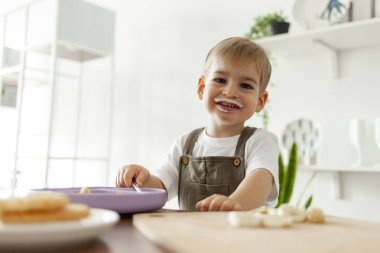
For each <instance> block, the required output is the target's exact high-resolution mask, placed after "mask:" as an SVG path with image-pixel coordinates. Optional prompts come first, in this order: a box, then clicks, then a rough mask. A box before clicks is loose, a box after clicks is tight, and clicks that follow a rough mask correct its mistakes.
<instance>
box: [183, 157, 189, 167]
mask: <svg viewBox="0 0 380 253" xmlns="http://www.w3.org/2000/svg"><path fill="white" fill-rule="evenodd" d="M188 163H189V157H187V156H183V157H182V164H183V165H187V164H188Z"/></svg>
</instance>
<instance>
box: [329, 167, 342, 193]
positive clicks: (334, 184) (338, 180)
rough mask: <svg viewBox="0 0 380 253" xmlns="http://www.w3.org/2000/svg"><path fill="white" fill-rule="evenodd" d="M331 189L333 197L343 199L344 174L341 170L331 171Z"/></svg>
mask: <svg viewBox="0 0 380 253" xmlns="http://www.w3.org/2000/svg"><path fill="white" fill-rule="evenodd" d="M331 177H332V181H331V191H332V195H333V198H336V199H342V198H343V193H342V192H343V191H342V174H341V172H340V171H334V172H331Z"/></svg>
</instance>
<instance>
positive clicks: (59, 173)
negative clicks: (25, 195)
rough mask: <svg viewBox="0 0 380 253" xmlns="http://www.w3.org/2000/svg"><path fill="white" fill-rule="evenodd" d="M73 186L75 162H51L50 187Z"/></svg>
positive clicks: (56, 160) (57, 160)
mask: <svg viewBox="0 0 380 253" xmlns="http://www.w3.org/2000/svg"><path fill="white" fill-rule="evenodd" d="M72 186H74V160H59V159H52V160H50V162H49V174H48V187H72Z"/></svg>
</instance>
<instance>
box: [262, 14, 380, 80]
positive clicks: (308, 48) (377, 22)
mask: <svg viewBox="0 0 380 253" xmlns="http://www.w3.org/2000/svg"><path fill="white" fill-rule="evenodd" d="M379 33H380V18H373V19H367V20H363V21H355V22H350V23H344V24H339V25H334V26H330V27H323V28H319V29H314V30H310V31H305V32H302V33H297V34H292V33H289V34H280V35H275V36H271V37H266V38H263V39H259V40H257V41H256V42H257V43H258V44H260V45H261V46H262V47H264V48H265V49H266V50H268V51H269V52H270V53H272V54H273V55H280V56H283V57H296V56H305V55H308V54H315V53H321V52H322V53H323V52H325V53H327V54H328V55H329V57H330V60H331V65H332V66H331V69H332V76H333V77H335V78H338V77H339V52H340V51H343V50H350V49H355V48H363V47H371V46H377V45H380V36H379Z"/></svg>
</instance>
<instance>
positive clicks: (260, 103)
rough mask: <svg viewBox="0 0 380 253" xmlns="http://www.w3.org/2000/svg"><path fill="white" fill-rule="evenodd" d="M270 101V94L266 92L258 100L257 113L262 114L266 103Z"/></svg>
mask: <svg viewBox="0 0 380 253" xmlns="http://www.w3.org/2000/svg"><path fill="white" fill-rule="evenodd" d="M267 99H268V92H267V91H264V92H262V93H261V94H260V95H259V98H258V99H257V104H256V112H260V111H261V110H262V109H263V108H264V106H265V103H266V102H267Z"/></svg>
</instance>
